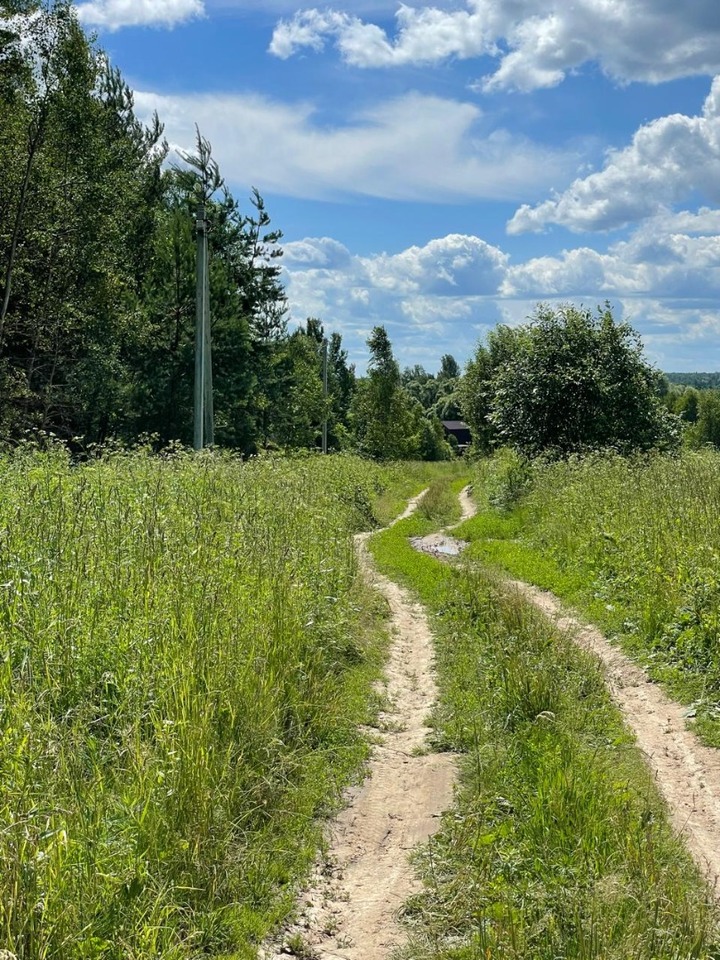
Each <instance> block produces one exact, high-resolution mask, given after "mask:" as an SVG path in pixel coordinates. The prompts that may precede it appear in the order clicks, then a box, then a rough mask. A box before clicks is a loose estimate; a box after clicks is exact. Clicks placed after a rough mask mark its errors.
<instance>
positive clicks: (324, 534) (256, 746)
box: [0, 449, 394, 960]
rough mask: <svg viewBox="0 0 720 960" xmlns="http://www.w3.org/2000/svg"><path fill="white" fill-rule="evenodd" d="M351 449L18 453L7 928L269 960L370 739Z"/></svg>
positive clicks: (0, 786)
mask: <svg viewBox="0 0 720 960" xmlns="http://www.w3.org/2000/svg"><path fill="white" fill-rule="evenodd" d="M393 475H394V472H393V471H389V472H386V471H384V470H381V469H380V468H379V467H376V466H374V465H372V464H370V463H366V462H362V461H360V460H358V459H355V458H346V457H333V458H321V457H305V458H296V459H294V460H277V459H268V458H266V459H262V460H257V459H256V460H254V461H251V462H249V463H246V464H242V463H240V462H239V461H237V460H236V459H233V458H230V457H220V456H210V455H204V456H201V457H190V456H188V455H185V454H182V453H179V452H176V453H175V454H173V455H169V456H168V457H166V458H165V459H159V458H151V457H149V456H146V455H143V454H142V453H137V454H132V455H130V454H116V455H109V456H107V457H104V458H102V459H98V460H94V461H91V462H88V463H87V464H85V465H83V466H72V465H71V464H70V462H69V460H68V458H67V455H66V454H65V453H64V452H63V451H61V450H54V451H51V452H49V453H46V454H40V453H38V452H36V451H34V450H31V449H28V450H21V451H19V452H18V453H16V454H15V455H14V456H12V457H11V456H3V457H1V458H0V476H1V477H2V484H1V485H0V489H1V490H2V495H1V496H0V528H1V529H2V530H3V549H2V552H1V553H0V582H1V583H2V585H3V586H2V590H1V591H0V650H1V651H2V655H1V656H0V705H1V708H0V745H1V746H2V749H1V750H0V943H2V946H3V948H5V949H6V950H9V951H10V952H11V953H12V954H15V955H16V956H17V957H18V958H22V960H41V958H47V957H63V960H81V958H82V960H87V958H88V957H98V958H100V957H102V958H103V960H126V958H128V957H133V958H138V960H139V958H141V957H143V958H144V957H150V956H153V957H159V956H162V957H171V958H174V960H184V958H195V957H198V956H226V955H228V954H231V953H232V954H233V955H237V956H242V957H247V958H250V957H252V956H254V953H255V949H254V945H256V944H257V943H258V942H259V940H260V939H261V938H262V937H263V936H264V935H265V934H266V933H267V931H268V927H269V926H270V925H271V924H273V923H274V922H276V921H277V919H278V918H279V917H281V916H283V915H284V914H285V913H286V911H287V910H288V909H290V908H291V907H292V901H293V884H294V882H295V881H296V880H297V878H298V877H299V876H300V875H301V874H302V873H303V872H304V871H305V870H307V868H308V867H309V865H310V863H311V862H312V859H313V856H314V853H315V850H316V847H317V844H318V842H319V828H318V825H317V822H316V820H315V817H316V815H318V814H319V813H323V812H327V811H328V810H329V809H331V808H332V806H333V805H334V804H335V803H336V802H337V798H338V796H339V795H340V791H341V789H342V786H343V785H344V784H346V783H347V782H348V781H349V780H350V779H352V777H353V776H354V775H355V772H356V771H357V769H358V765H359V764H360V763H361V762H362V760H363V758H364V757H365V755H366V745H365V743H364V742H363V740H362V737H361V735H360V734H359V733H358V729H357V726H358V724H359V723H362V722H367V720H368V719H369V716H368V706H367V705H368V702H369V700H370V699H371V684H372V681H373V679H374V678H375V677H376V675H377V671H378V667H379V662H380V649H379V645H378V636H377V623H378V619H377V616H378V615H377V609H376V607H375V604H374V602H373V601H372V600H371V598H370V597H369V596H368V594H367V593H366V592H365V591H364V589H363V588H362V587H361V586H360V585H359V584H358V582H357V580H356V563H355V558H354V553H353V550H352V546H351V542H350V534H351V533H352V532H353V531H354V530H356V529H358V527H360V526H363V525H365V523H367V522H368V513H369V512H370V510H371V505H372V502H373V500H374V498H375V494H376V490H378V489H382V488H383V487H384V486H385V484H386V483H387V482H388V480H390V479H392V476H393Z"/></svg>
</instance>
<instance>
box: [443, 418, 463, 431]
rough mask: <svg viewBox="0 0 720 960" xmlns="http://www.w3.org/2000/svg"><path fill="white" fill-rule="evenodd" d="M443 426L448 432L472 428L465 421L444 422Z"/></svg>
mask: <svg viewBox="0 0 720 960" xmlns="http://www.w3.org/2000/svg"><path fill="white" fill-rule="evenodd" d="M442 425H443V426H444V427H445V429H446V430H469V429H470V427H469V426H468V425H467V423H465V421H464V420H443V422H442Z"/></svg>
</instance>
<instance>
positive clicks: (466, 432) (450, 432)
mask: <svg viewBox="0 0 720 960" xmlns="http://www.w3.org/2000/svg"><path fill="white" fill-rule="evenodd" d="M442 425H443V428H444V430H445V435H446V436H447V437H455V439H456V440H457V445H458V449H459V450H460V451H461V452H464V451H465V450H467V448H468V447H469V446H470V427H469V426H468V425H467V424H466V423H465V421H464V420H443V422H442Z"/></svg>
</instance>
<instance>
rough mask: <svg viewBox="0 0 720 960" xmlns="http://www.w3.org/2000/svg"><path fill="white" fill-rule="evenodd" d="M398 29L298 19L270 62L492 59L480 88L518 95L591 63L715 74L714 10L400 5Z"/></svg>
mask: <svg viewBox="0 0 720 960" xmlns="http://www.w3.org/2000/svg"><path fill="white" fill-rule="evenodd" d="M396 21H397V29H396V32H395V35H394V36H391V35H389V34H388V33H387V32H386V31H385V30H383V29H382V28H381V27H379V26H378V25H377V24H375V23H372V22H367V21H364V20H362V19H361V18H360V17H359V16H357V15H356V14H349V13H342V12H338V11H332V10H327V11H324V10H318V9H315V8H312V9H308V10H302V11H299V12H297V13H296V14H295V16H294V17H292V18H291V19H288V20H281V21H280V22H279V23H278V24H277V26H276V29H275V32H274V34H273V38H272V41H271V44H270V52H271V53H274V54H275V55H276V56H278V57H283V58H287V57H290V56H292V55H293V54H295V53H297V52H298V51H299V50H302V49H310V50H314V51H318V50H321V49H322V48H323V47H324V46H325V44H326V43H327V42H328V41H331V42H333V43H334V44H335V46H336V47H337V49H338V50H339V52H340V54H341V56H342V58H343V59H344V60H345V61H346V62H347V63H348V64H351V65H352V66H356V67H396V66H403V65H406V64H432V63H439V62H441V61H443V60H446V59H447V58H449V57H457V58H459V59H467V58H475V57H482V56H486V55H491V56H494V57H496V58H497V59H498V60H499V64H498V67H497V70H496V71H495V72H494V73H492V74H489V75H488V76H486V77H485V78H484V79H483V80H482V82H481V85H482V86H483V88H485V89H511V90H522V91H528V90H534V89H537V88H541V87H551V86H555V85H556V84H558V83H560V82H561V81H562V79H563V78H564V77H565V76H566V74H567V73H568V72H569V71H572V70H574V69H577V68H578V67H580V66H582V65H583V64H585V63H588V62H591V61H592V62H597V63H599V64H600V66H601V68H602V69H603V70H604V72H605V73H606V74H608V75H609V76H611V77H613V78H615V79H616V80H619V81H623V82H625V81H630V80H642V81H646V82H650V83H659V82H661V81H664V80H669V79H672V78H676V77H682V76H693V75H702V74H714V73H717V72H720V19H718V16H717V5H716V0H693V2H692V3H688V4H678V3H677V2H676V0H575V2H573V3H567V2H566V0H550V2H548V0H466V2H465V5H464V6H462V7H457V8H455V9H439V8H438V6H437V5H435V6H425V7H410V6H406V5H405V4H401V5H400V7H399V9H398V11H397V14H396ZM658 37H662V42H661V43H658Z"/></svg>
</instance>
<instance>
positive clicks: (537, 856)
mask: <svg viewBox="0 0 720 960" xmlns="http://www.w3.org/2000/svg"><path fill="white" fill-rule="evenodd" d="M446 493H447V491H446ZM435 501H436V502H437V503H438V504H439V506H438V508H437V509H436V510H435V511H434V512H433V513H431V515H430V516H426V517H424V518H423V517H421V516H416V517H413V518H411V519H409V520H407V521H404V522H403V523H401V524H399V525H397V526H396V527H394V528H392V530H390V531H387V532H385V533H382V534H379V535H377V536H376V537H375V538H374V539H373V541H372V549H373V551H374V553H375V556H376V559H377V561H378V563H379V565H380V566H381V568H382V569H383V570H384V572H385V573H387V574H388V575H389V576H391V577H393V578H396V579H399V580H401V581H404V582H405V583H406V584H407V585H408V586H409V587H411V589H413V590H414V591H415V592H417V593H418V594H419V596H420V598H421V599H422V600H423V601H424V602H425V604H426V605H427V607H428V608H429V609H430V611H431V612H432V613H433V614H434V621H435V626H436V629H437V636H438V641H437V650H438V669H439V679H440V686H441V702H440V706H439V709H438V711H437V714H436V716H435V717H433V718H432V723H433V739H434V742H435V745H436V748H437V749H452V750H455V751H457V752H458V753H459V754H460V755H461V788H460V791H459V794H458V798H457V804H456V807H455V809H453V810H452V811H450V812H449V814H448V815H447V817H446V818H445V820H444V824H443V828H442V830H441V832H440V833H439V835H438V836H437V837H436V838H435V839H434V840H433V841H432V842H431V843H430V844H429V845H428V846H427V847H426V848H425V850H424V851H423V852H422V853H421V854H420V855H419V856H418V867H419V869H420V870H421V872H422V874H423V876H424V879H425V884H426V886H425V891H424V893H423V894H421V895H420V896H418V897H417V898H415V899H414V900H413V901H412V902H411V903H409V904H408V906H407V909H406V919H407V922H408V930H409V933H410V937H411V943H410V945H409V947H408V948H407V950H406V951H405V953H404V954H403V957H405V958H406V960H429V958H433V960H499V958H502V960H521V958H522V960H530V958H532V960H558V958H564V960H570V958H572V960H590V958H592V960H629V958H642V960H660V958H662V960H690V958H705V960H708V958H715V957H718V956H720V940H718V927H717V919H718V918H717V914H716V909H715V907H714V905H713V903H712V898H711V896H710V893H709V891H708V889H707V887H706V885H705V883H704V882H703V880H702V879H701V878H700V876H699V875H698V873H697V870H696V868H695V866H694V865H693V863H692V862H691V861H690V858H689V856H688V854H687V853H686V851H685V850H684V849H683V847H682V845H681V843H680V842H679V841H678V840H677V838H676V837H675V836H674V835H673V832H672V830H671V828H670V827H669V825H668V821H667V817H666V813H665V810H664V807H663V804H662V802H661V800H660V799H659V796H658V794H657V791H656V788H655V786H654V783H653V781H652V777H651V775H650V774H649V773H648V771H647V768H646V767H645V765H644V763H643V760H642V757H641V756H640V754H639V752H638V751H637V749H636V748H635V747H634V745H633V743H632V738H631V737H630V735H629V734H628V732H627V731H626V729H625V728H624V727H623V724H622V722H621V718H620V716H619V714H618V712H617V710H616V708H615V707H614V706H613V704H612V703H611V701H610V698H609V696H608V694H607V692H606V689H605V686H604V683H603V680H602V676H601V674H600V671H599V669H598V667H597V664H596V663H595V662H594V661H593V660H592V658H590V657H588V656H586V655H585V654H584V653H582V652H581V651H580V650H579V649H578V648H577V647H575V645H574V644H573V643H572V642H571V641H569V640H568V639H567V638H566V637H564V636H563V635H561V634H558V633H557V632H556V631H555V630H554V629H552V628H551V626H550V625H549V623H548V622H547V621H546V620H545V619H544V618H543V617H542V616H541V615H540V614H539V613H538V612H537V611H535V610H534V609H533V608H532V607H530V606H529V605H528V604H527V603H526V602H524V601H523V600H522V599H521V598H520V597H518V596H516V595H513V594H512V593H508V592H507V590H506V589H504V588H502V586H501V585H500V584H499V583H498V582H497V581H496V580H495V578H494V576H493V575H492V574H491V573H489V572H488V571H487V568H484V567H482V566H479V565H478V564H477V562H471V563H470V564H467V565H465V564H463V565H461V566H460V567H455V568H453V567H450V566H449V565H445V564H442V563H441V562H440V561H438V560H436V559H435V558H433V557H430V556H427V555H424V554H419V553H417V552H415V551H414V550H413V549H412V548H411V547H410V546H409V544H408V541H407V537H408V536H413V535H418V534H424V533H428V532H430V531H431V530H433V529H435V528H437V526H438V525H439V524H440V523H446V522H447V520H448V519H449V518H451V517H452V515H453V512H452V509H451V503H452V501H451V498H448V496H447V495H443V494H442V493H441V492H440V491H438V493H437V494H436V496H435ZM495 522H497V524H498V526H497V527H494V528H493V532H495V533H503V534H505V535H506V534H508V533H509V531H510V529H511V528H512V529H513V531H516V529H517V524H518V523H519V520H518V518H517V516H515V517H512V516H511V517H508V516H505V517H502V516H500V517H497V518H493V516H492V515H491V514H490V513H489V512H488V513H486V515H485V516H484V517H481V518H480V519H479V520H477V521H471V522H470V523H469V524H467V529H474V530H475V532H476V534H478V536H479V532H478V531H479V529H482V530H483V533H484V534H487V533H488V531H489V529H490V528H491V526H492V524H493V523H495ZM473 525H474V526H473ZM461 530H462V528H461Z"/></svg>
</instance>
